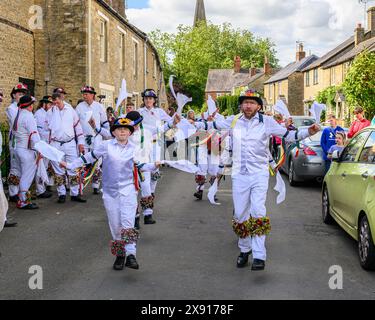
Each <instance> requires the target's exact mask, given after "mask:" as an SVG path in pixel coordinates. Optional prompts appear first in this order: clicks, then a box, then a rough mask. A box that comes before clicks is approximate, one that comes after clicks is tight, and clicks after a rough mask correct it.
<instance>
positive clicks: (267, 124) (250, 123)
mask: <svg viewBox="0 0 375 320" xmlns="http://www.w3.org/2000/svg"><path fill="white" fill-rule="evenodd" d="M239 105H240V107H241V112H242V113H241V114H239V115H237V116H231V117H228V118H227V119H225V120H219V121H215V122H209V123H208V129H210V128H215V129H218V130H230V131H231V136H232V150H233V168H232V182H233V183H232V184H233V202H234V217H233V230H234V232H235V233H236V234H237V236H238V237H239V242H238V246H239V248H240V250H241V253H240V256H239V257H238V259H237V267H238V268H243V267H245V266H246V265H247V264H248V258H249V255H250V254H251V253H252V254H253V264H252V270H264V268H265V261H266V247H265V240H266V235H267V234H268V233H269V232H270V230H271V225H270V220H269V218H268V217H267V216H266V206H265V203H266V197H267V191H268V181H269V169H268V166H269V153H268V141H269V138H270V136H271V135H274V136H279V137H283V138H284V139H285V140H286V141H287V142H294V141H297V140H302V139H305V138H306V137H308V136H311V135H314V134H315V133H317V132H318V131H319V130H320V127H319V126H318V125H312V126H311V127H310V128H309V129H303V130H300V131H288V130H287V129H286V128H285V127H283V126H281V125H279V124H278V123H277V122H276V121H275V120H274V119H273V118H272V117H269V116H264V115H262V114H261V113H260V111H261V109H262V107H263V100H262V99H261V98H260V96H259V94H257V93H256V92H255V91H254V90H248V91H246V92H245V93H243V94H242V95H241V96H240V99H239ZM209 120H213V119H212V117H210V119H209ZM199 126H201V127H203V125H202V124H201V125H199Z"/></svg>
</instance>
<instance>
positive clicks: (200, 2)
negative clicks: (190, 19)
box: [194, 0, 206, 27]
mask: <svg viewBox="0 0 375 320" xmlns="http://www.w3.org/2000/svg"><path fill="white" fill-rule="evenodd" d="M200 21H204V22H206V10H205V8H204V0H197V4H196V6H195V17H194V27H196V26H197V24H198V23H199V22H200Z"/></svg>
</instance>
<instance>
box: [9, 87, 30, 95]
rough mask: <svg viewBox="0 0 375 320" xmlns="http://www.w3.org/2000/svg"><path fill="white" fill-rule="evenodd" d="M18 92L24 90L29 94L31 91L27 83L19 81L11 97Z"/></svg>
mask: <svg viewBox="0 0 375 320" xmlns="http://www.w3.org/2000/svg"><path fill="white" fill-rule="evenodd" d="M17 92H23V93H25V94H27V93H28V92H29V88H28V87H27V85H26V84H23V83H18V84H17V85H16V86H15V87H14V88H13V89H12V92H11V93H10V96H11V98H13V95H14V94H16V93H17Z"/></svg>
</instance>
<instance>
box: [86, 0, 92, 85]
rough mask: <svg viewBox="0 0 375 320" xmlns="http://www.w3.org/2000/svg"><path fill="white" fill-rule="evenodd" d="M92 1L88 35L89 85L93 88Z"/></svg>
mask: <svg viewBox="0 0 375 320" xmlns="http://www.w3.org/2000/svg"><path fill="white" fill-rule="evenodd" d="M91 1H92V0H89V13H88V22H87V23H88V34H87V51H88V52H87V60H88V61H87V64H88V75H87V77H88V79H87V80H88V84H89V85H90V86H91V85H92V84H91V78H92V70H91V66H92V52H91V50H92V43H91V37H92V23H91V14H92V3H91Z"/></svg>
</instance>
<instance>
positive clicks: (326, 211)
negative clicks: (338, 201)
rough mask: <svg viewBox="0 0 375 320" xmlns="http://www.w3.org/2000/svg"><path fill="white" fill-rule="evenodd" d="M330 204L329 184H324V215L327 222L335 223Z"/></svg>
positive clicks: (324, 220)
mask: <svg viewBox="0 0 375 320" xmlns="http://www.w3.org/2000/svg"><path fill="white" fill-rule="evenodd" d="M329 205H330V204H329V196H328V189H327V186H324V188H323V193H322V217H323V222H324V223H325V224H333V223H334V221H335V220H334V219H333V218H332V216H331V210H330V208H329Z"/></svg>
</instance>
